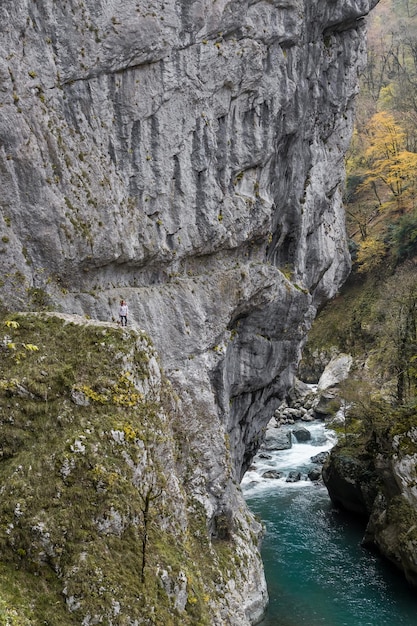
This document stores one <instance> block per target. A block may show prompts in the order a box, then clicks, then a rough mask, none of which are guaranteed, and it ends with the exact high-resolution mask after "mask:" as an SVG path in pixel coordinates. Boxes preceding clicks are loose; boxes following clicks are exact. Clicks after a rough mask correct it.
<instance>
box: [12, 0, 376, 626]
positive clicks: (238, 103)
mask: <svg viewBox="0 0 417 626" xmlns="http://www.w3.org/2000/svg"><path fill="white" fill-rule="evenodd" d="M375 3H376V0H348V1H342V0H335V1H333V2H326V3H323V2H318V1H315V2H311V1H307V0H305V1H302V0H274V1H266V0H265V1H264V0H259V1H252V0H229V1H227V0H220V1H216V2H212V1H211V0H194V1H189V0H187V1H186V0H165V1H164V2H162V0H152V1H151V0H149V1H146V2H141V3H136V2H133V1H131V0H124V1H123V2H121V1H112V2H110V0H82V1H81V2H79V1H78V0H77V2H75V0H68V1H67V2H65V3H56V2H54V1H53V0H37V1H36V2H27V0H4V1H3V2H2V3H1V7H0V18H1V22H2V35H1V39H0V48H1V55H0V59H1V61H0V100H1V101H0V105H1V112H2V115H1V118H0V142H1V146H0V184H1V189H2V193H1V200H0V208H1V218H0V231H1V232H0V240H1V241H0V272H1V277H2V278H1V288H0V289H1V299H2V302H3V304H4V305H5V306H7V307H9V308H10V309H39V308H54V309H58V310H61V311H63V312H70V313H77V314H81V315H88V316H90V317H92V318H94V319H98V320H111V319H112V317H114V316H116V315H117V305H118V301H119V299H120V297H121V296H123V297H124V298H125V299H127V300H128V304H129V308H130V317H129V320H130V324H131V325H133V327H135V328H143V329H145V330H146V332H147V333H148V335H149V336H150V337H151V338H152V340H153V342H154V344H155V346H156V348H157V350H158V352H159V354H160V355H161V359H162V364H163V367H164V371H165V372H166V375H167V376H168V377H169V379H170V381H171V383H172V385H173V387H174V389H175V391H176V393H177V394H178V397H179V401H180V406H181V408H180V410H179V413H180V414H181V415H182V418H183V420H184V424H183V426H184V427H186V428H185V430H187V429H188V432H189V439H188V441H187V443H186V444H184V445H185V448H186V451H185V452H184V454H188V455H191V456H193V455H194V457H195V458H196V459H198V462H196V463H195V466H194V468H193V470H192V472H191V478H190V481H189V486H190V489H191V488H193V489H194V490H195V493H196V494H197V495H196V497H198V499H199V501H200V502H201V504H202V507H203V510H204V511H205V515H206V516H207V524H208V527H209V528H211V529H212V530H213V532H215V529H216V528H218V527H219V521H218V520H220V519H223V518H224V516H226V518H228V516H230V515H232V513H231V512H233V510H234V508H235V503H236V501H237V500H239V502H240V501H241V496H240V495H239V493H238V491H237V486H236V485H237V483H238V482H239V480H240V478H241V476H242V474H243V473H244V471H245V470H246V468H247V467H248V466H249V464H250V461H251V459H252V457H253V454H254V452H255V451H256V449H257V448H258V446H259V443H260V441H261V439H262V436H263V429H264V427H265V426H266V424H267V422H268V421H269V419H270V417H271V416H272V415H273V413H274V410H275V409H276V408H277V407H278V406H279V405H280V403H281V401H282V399H283V398H284V397H285V394H286V391H287V389H288V388H289V386H290V384H291V382H292V379H293V373H294V371H295V368H296V364H297V362H298V360H299V356H300V350H301V347H302V345H303V342H304V340H305V336H306V333H307V331H308V329H309V326H310V324H311V321H312V319H313V318H314V315H315V313H316V309H317V307H318V306H319V305H320V303H321V302H323V300H324V299H326V298H328V297H330V296H332V295H333V294H334V293H335V291H336V289H337V288H338V286H339V284H340V283H341V281H343V279H344V278H345V277H346V275H347V272H348V270H349V256H348V253H347V247H346V240H345V232H344V219H343V214H342V208H341V186H342V182H343V178H344V174H343V156H344V153H345V150H346V148H347V145H348V142H349V139H350V135H351V130H352V119H353V102H354V96H355V92H356V88H357V74H358V70H359V69H360V67H361V64H362V63H363V60H364V22H363V20H362V17H363V16H364V15H366V13H367V12H368V11H369V10H370V8H371V7H372V5H374V4H375ZM230 468H232V469H230ZM236 499H237V500H236ZM220 526H221V524H220ZM258 575H259V570H258V572H257V574H254V576H255V578H256V576H258ZM261 587H262V585H261ZM252 589H253V590H254V589H255V585H253V586H252ZM236 593H237V594H238V593H239V591H236ZM261 596H262V593H261V594H258V599H259V597H261ZM242 598H244V600H242V602H243V605H247V611H246V615H247V617H245V618H241V617H239V620H240V621H239V622H238V623H239V624H244V623H245V621H244V620H245V619H247V620H253V619H255V617H256V615H257V614H258V613H259V610H258V609H259V603H258V605H257V601H256V591H253V593H246V592H245V593H244V594H243V596H242ZM260 604H262V600H261V601H260ZM256 605H257V608H256V609H255V610H252V609H251V608H250V607H251V606H252V607H253V606H256ZM227 619H229V621H230V623H233V618H232V617H228V618H227ZM225 620H226V618H225ZM242 620H243V621H242Z"/></svg>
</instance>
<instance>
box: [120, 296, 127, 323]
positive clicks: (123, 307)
mask: <svg viewBox="0 0 417 626" xmlns="http://www.w3.org/2000/svg"><path fill="white" fill-rule="evenodd" d="M128 310H129V309H128V306H127V304H126V302H125V300H120V309H119V317H120V324H121V325H122V326H127V314H128Z"/></svg>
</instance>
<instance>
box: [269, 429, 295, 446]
mask: <svg viewBox="0 0 417 626" xmlns="http://www.w3.org/2000/svg"><path fill="white" fill-rule="evenodd" d="M291 446H292V443H291V432H290V431H288V430H281V429H280V428H268V430H267V431H266V434H265V439H264V441H263V443H262V449H263V450H288V449H289V448H291Z"/></svg>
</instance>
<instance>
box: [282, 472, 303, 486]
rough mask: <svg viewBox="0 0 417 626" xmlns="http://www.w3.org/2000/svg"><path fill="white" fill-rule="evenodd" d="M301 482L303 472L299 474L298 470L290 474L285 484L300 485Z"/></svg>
mask: <svg viewBox="0 0 417 626" xmlns="http://www.w3.org/2000/svg"><path fill="white" fill-rule="evenodd" d="M299 480H301V472H297V470H292V471H291V472H290V473H289V474H288V476H287V478H286V480H285V482H286V483H298V481H299Z"/></svg>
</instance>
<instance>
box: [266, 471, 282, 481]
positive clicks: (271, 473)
mask: <svg viewBox="0 0 417 626" xmlns="http://www.w3.org/2000/svg"><path fill="white" fill-rule="evenodd" d="M281 476H282V472H279V471H278V470H267V471H266V472H264V473H263V474H262V478H275V479H277V478H281Z"/></svg>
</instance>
